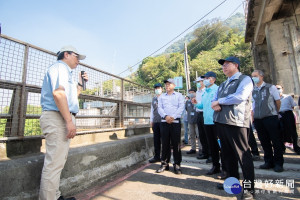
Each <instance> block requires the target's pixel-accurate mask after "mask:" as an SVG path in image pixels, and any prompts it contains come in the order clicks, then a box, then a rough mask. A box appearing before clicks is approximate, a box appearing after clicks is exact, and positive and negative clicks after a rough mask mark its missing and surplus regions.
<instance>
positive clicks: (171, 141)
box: [160, 120, 182, 165]
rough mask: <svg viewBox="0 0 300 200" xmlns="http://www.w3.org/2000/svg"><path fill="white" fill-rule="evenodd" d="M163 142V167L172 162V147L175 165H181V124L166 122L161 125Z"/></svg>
mask: <svg viewBox="0 0 300 200" xmlns="http://www.w3.org/2000/svg"><path fill="white" fill-rule="evenodd" d="M160 131H161V140H162V152H161V162H162V165H166V164H168V163H169V162H170V152H171V147H170V145H171V146H172V149H173V158H174V164H177V165H180V163H181V160H182V156H181V149H180V138H181V123H180V120H179V123H172V124H168V123H166V122H161V123H160Z"/></svg>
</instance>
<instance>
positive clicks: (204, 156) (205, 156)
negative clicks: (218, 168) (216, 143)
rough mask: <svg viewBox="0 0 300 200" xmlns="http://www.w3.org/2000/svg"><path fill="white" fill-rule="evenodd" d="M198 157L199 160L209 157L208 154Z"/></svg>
mask: <svg viewBox="0 0 300 200" xmlns="http://www.w3.org/2000/svg"><path fill="white" fill-rule="evenodd" d="M197 159H199V160H202V159H208V156H207V155H203V154H202V155H199V156H197Z"/></svg>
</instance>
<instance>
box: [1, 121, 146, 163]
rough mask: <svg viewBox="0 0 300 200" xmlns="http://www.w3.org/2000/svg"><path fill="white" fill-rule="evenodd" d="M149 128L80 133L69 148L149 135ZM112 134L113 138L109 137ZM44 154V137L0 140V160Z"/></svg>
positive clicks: (138, 127)
mask: <svg viewBox="0 0 300 200" xmlns="http://www.w3.org/2000/svg"><path fill="white" fill-rule="evenodd" d="M150 131H151V130H150V127H149V126H135V127H130V128H115V129H106V130H94V131H81V132H78V133H77V136H76V137H75V138H74V139H72V140H71V144H70V147H78V146H83V145H91V144H95V143H99V142H104V141H105V142H106V141H109V140H117V139H124V138H126V137H131V136H134V135H141V134H145V133H150ZM113 134H114V137H110V136H112V135H113ZM40 152H45V141H44V136H43V135H39V136H27V137H4V138H0V160H1V159H6V158H13V157H15V156H23V155H28V154H33V153H40Z"/></svg>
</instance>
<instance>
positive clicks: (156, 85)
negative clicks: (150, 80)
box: [154, 83, 162, 88]
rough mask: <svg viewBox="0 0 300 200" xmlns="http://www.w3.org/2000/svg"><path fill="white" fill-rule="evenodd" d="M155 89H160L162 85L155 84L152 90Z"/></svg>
mask: <svg viewBox="0 0 300 200" xmlns="http://www.w3.org/2000/svg"><path fill="white" fill-rule="evenodd" d="M157 87H162V85H161V84H160V83H156V84H155V85H154V88H157Z"/></svg>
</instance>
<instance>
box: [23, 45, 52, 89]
mask: <svg viewBox="0 0 300 200" xmlns="http://www.w3.org/2000/svg"><path fill="white" fill-rule="evenodd" d="M56 59H57V57H56V56H54V55H51V54H49V53H45V52H43V51H41V50H38V49H34V48H29V53H28V65H27V74H26V75H27V76H26V83H27V84H31V85H36V86H42V84H43V78H44V75H45V72H46V70H47V68H48V67H49V66H50V65H51V64H53V63H54V62H55V61H56Z"/></svg>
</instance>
